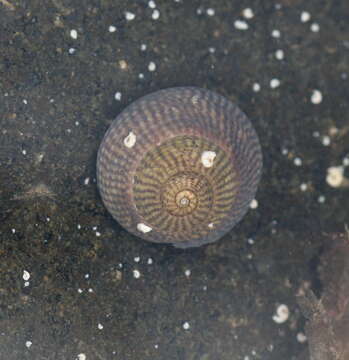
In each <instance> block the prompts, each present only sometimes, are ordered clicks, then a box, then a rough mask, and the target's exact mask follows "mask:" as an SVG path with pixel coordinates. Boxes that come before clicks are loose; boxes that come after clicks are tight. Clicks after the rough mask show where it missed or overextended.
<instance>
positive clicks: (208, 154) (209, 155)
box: [201, 151, 217, 168]
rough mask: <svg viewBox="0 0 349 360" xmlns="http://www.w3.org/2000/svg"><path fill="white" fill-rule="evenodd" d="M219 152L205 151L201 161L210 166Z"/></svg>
mask: <svg viewBox="0 0 349 360" xmlns="http://www.w3.org/2000/svg"><path fill="white" fill-rule="evenodd" d="M216 156H217V154H216V153H215V152H214V151H203V153H202V154H201V163H202V165H204V166H205V167H207V168H209V167H212V166H213V161H214V159H215V157H216Z"/></svg>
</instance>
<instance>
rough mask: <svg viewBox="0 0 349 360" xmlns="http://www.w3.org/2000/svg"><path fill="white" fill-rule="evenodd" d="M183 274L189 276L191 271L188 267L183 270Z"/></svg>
mask: <svg viewBox="0 0 349 360" xmlns="http://www.w3.org/2000/svg"><path fill="white" fill-rule="evenodd" d="M184 274H185V276H186V277H189V276H190V275H191V271H190V270H189V269H187V270H185V271H184Z"/></svg>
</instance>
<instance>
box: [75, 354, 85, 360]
mask: <svg viewBox="0 0 349 360" xmlns="http://www.w3.org/2000/svg"><path fill="white" fill-rule="evenodd" d="M77 360H86V355H85V354H84V353H81V354H79V355H78V357H77Z"/></svg>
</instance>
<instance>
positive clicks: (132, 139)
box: [124, 131, 136, 148]
mask: <svg viewBox="0 0 349 360" xmlns="http://www.w3.org/2000/svg"><path fill="white" fill-rule="evenodd" d="M135 143H136V135H135V134H134V133H133V132H132V131H131V132H130V133H129V134H128V135H127V136H126V137H125V139H124V144H125V146H126V147H128V148H131V147H133V146H134V144H135Z"/></svg>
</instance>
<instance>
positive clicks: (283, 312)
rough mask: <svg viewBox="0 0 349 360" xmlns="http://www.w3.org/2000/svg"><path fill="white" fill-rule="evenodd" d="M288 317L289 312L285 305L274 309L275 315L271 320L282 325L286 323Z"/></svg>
mask: <svg viewBox="0 0 349 360" xmlns="http://www.w3.org/2000/svg"><path fill="white" fill-rule="evenodd" d="M289 316H290V310H289V308H288V306H287V305H285V304H281V305H279V306H278V307H277V309H276V314H274V315H273V320H274V321H275V322H276V323H277V324H282V323H284V322H285V321H287V319H288V317H289Z"/></svg>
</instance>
